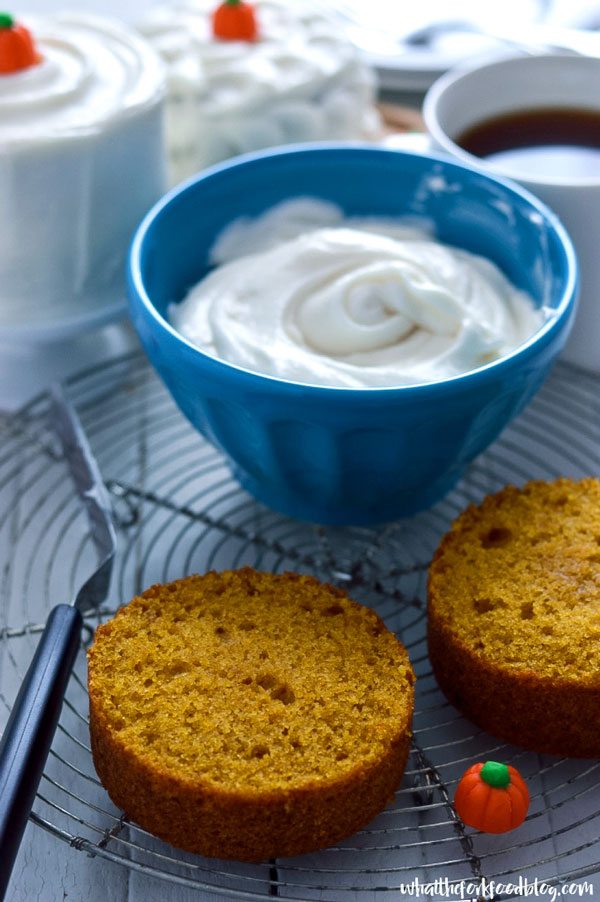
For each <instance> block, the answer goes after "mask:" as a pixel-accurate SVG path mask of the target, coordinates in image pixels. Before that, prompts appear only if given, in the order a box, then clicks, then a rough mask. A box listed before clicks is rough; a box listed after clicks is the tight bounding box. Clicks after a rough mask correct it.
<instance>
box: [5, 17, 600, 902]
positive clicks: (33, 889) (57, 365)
mask: <svg viewBox="0 0 600 902" xmlns="http://www.w3.org/2000/svg"><path fill="white" fill-rule="evenodd" d="M70 5H71V7H72V8H74V7H77V8H78V9H86V10H90V11H103V12H104V13H107V14H112V15H117V16H119V15H121V16H124V17H125V18H128V19H134V18H135V17H136V16H137V15H139V14H140V13H141V12H142V11H143V10H144V9H146V8H147V6H148V4H147V2H145V0H128V2H127V4H124V3H123V2H118V0H102V2H100V0H77V3H75V2H73V3H71V4H70ZM68 6H69V4H68V3H64V4H62V3H60V4H57V3H55V2H52V0H28V2H27V3H21V2H19V3H15V4H13V6H12V10H13V12H15V13H16V14H18V13H19V12H23V11H28V12H45V11H51V10H56V9H59V8H66V7H68ZM92 344H93V345H94V348H93V350H90V346H89V340H88V344H87V345H86V341H85V340H83V341H82V342H79V343H78V342H74V343H71V345H70V348H69V352H68V353H67V354H66V355H65V354H63V353H62V352H61V353H57V351H56V349H55V350H54V351H50V350H48V349H46V351H43V352H42V353H40V351H39V349H27V350H24V349H14V348H13V349H10V348H2V347H0V376H2V379H1V380H0V410H5V411H8V410H11V409H13V408H15V407H16V406H19V405H20V404H22V403H23V402H24V401H25V400H27V399H28V397H30V396H31V395H33V394H35V393H36V392H37V391H41V390H42V389H43V388H45V386H46V384H47V382H48V379H49V378H50V377H56V376H58V377H63V376H66V375H69V374H70V373H72V372H75V371H77V370H79V369H80V368H81V366H82V363H83V362H84V361H85V364H86V365H89V364H90V363H93V362H94V360H97V359H100V358H102V357H105V356H109V355H111V354H117V353H120V352H122V351H123V350H127V349H129V348H131V347H133V346H135V339H134V338H133V335H132V334H131V332H130V331H129V330H128V328H127V327H126V326H123V325H115V326H111V327H109V328H108V329H104V330H102V331H101V332H99V333H97V334H96V335H95V336H94V337H93V339H92ZM17 365H18V367H19V369H20V370H21V373H26V374H27V379H26V380H25V381H24V380H23V379H18V378H14V374H15V369H16V367H17ZM3 691H4V692H5V693H6V694H7V695H8V696H10V695H11V694H12V692H11V690H10V687H6V686H5V687H3ZM591 879H592V882H593V883H594V888H595V889H596V893H598V892H599V891H600V882H599V880H600V878H597V877H593V878H591ZM217 898H219V899H220V898H222V897H220V896H219V897H217V896H213V895H210V894H206V893H202V892H199V891H195V890H190V889H187V888H185V887H182V886H174V885H169V884H167V883H165V882H163V881H159V880H156V879H153V878H149V877H146V876H145V875H142V874H139V873H136V872H133V871H130V870H129V869H126V868H124V867H121V866H118V865H115V864H112V863H111V862H109V861H100V860H97V859H93V858H90V857H88V856H87V855H85V854H82V853H78V852H76V851H75V850H71V849H69V847H68V846H67V845H66V844H65V843H62V842H60V841H59V840H57V839H56V838H55V837H53V836H52V835H51V834H49V833H47V832H45V831H44V830H42V829H40V828H39V827H37V826H35V825H34V824H32V823H31V822H30V823H29V825H28V827H27V829H26V832H25V836H24V840H23V844H22V847H21V850H20V853H19V856H18V859H17V862H16V865H15V868H14V872H13V876H12V880H11V883H10V886H9V890H8V895H7V899H9V900H10V902H63V900H68V902H84V900H85V902H107V900H109V902H174V900H177V902H188V900H195V902H209V900H212V899H217ZM430 898H432V897H430ZM393 902H397V897H396V898H394V900H393Z"/></svg>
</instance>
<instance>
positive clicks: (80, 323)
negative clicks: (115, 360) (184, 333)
mask: <svg viewBox="0 0 600 902" xmlns="http://www.w3.org/2000/svg"><path fill="white" fill-rule="evenodd" d="M135 347H137V340H136V338H135V335H134V333H133V330H132V329H131V326H130V325H129V322H128V320H127V304H126V302H125V300H124V298H123V297H121V298H119V299H118V300H117V301H115V303H114V304H108V305H104V306H102V307H101V308H99V309H97V310H86V311H85V312H83V313H80V314H77V315H74V316H67V317H64V318H61V319H56V320H52V321H47V322H41V323H39V322H38V323H22V324H21V323H19V324H18V325H14V326H0V410H3V411H10V410H14V409H16V408H17V407H20V406H22V405H23V404H24V403H26V402H27V401H28V400H30V399H31V398H33V397H34V396H35V395H37V394H38V393H39V392H41V391H43V390H44V389H46V388H47V386H48V385H49V384H50V383H51V382H54V381H56V380H61V379H65V378H67V377H68V376H70V375H71V374H73V373H75V372H78V371H80V370H82V369H86V368H87V367H93V366H97V365H98V364H99V363H101V362H102V361H104V360H107V359H109V358H111V357H114V356H118V355H121V354H125V353H127V352H128V351H130V350H132V349H133V348H135Z"/></svg>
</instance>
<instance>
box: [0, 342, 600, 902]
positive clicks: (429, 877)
mask: <svg viewBox="0 0 600 902" xmlns="http://www.w3.org/2000/svg"><path fill="white" fill-rule="evenodd" d="M67 391H68V393H69V395H70V397H71V399H72V400H73V401H74V403H75V405H76V407H77V409H78V411H79V413H80V416H81V418H82V421H83V424H84V428H85V429H86V432H87V433H88V436H89V438H90V442H91V444H92V447H93V449H94V451H95V453H96V456H97V458H98V460H99V463H100V467H101V469H102V472H103V475H104V477H105V480H106V483H107V486H108V489H109V492H110V493H111V496H112V499H113V502H114V509H115V514H116V519H117V523H118V531H119V553H118V558H117V561H116V565H115V573H114V579H113V584H112V588H111V595H110V598H109V600H108V603H107V605H106V606H105V607H104V608H103V609H102V611H101V612H100V613H99V614H90V615H89V616H88V617H87V618H86V629H85V636H84V642H83V644H82V649H81V652H80V654H79V656H78V659H77V662H76V667H75V672H74V675H73V677H72V679H71V681H70V684H69V687H68V691H67V697H66V702H65V706H64V708H63V713H62V716H61V721H60V725H59V729H58V733H57V736H56V739H55V742H54V745H53V749H52V752H51V755H50V758H49V761H48V764H47V767H46V771H45V774H44V778H43V780H42V783H41V785H40V790H39V793H38V796H37V799H36V802H35V805H34V811H33V813H32V819H33V821H34V823H35V824H36V825H37V826H38V827H40V828H43V829H45V830H47V831H50V832H51V833H52V834H54V836H55V837H57V838H58V839H59V840H63V841H64V842H66V843H68V844H69V845H70V846H71V850H69V854H72V855H76V854H77V853H78V852H84V853H87V854H88V855H91V856H95V857H96V859H97V860H99V861H100V862H101V861H102V860H103V859H109V860H111V861H113V862H118V863H120V864H122V865H124V866H125V867H127V868H132V869H134V870H137V871H141V872H144V873H146V874H151V875H153V876H154V877H156V878H162V879H164V880H165V881H170V882H172V883H175V884H179V885H182V886H189V887H195V888H197V889H200V890H205V891H209V892H211V893H212V894H218V895H222V896H224V897H230V898H231V897H233V898H237V899H247V900H255V899H262V898H266V897H273V896H275V897H279V898H282V899H294V900H306V902H312V900H316V899H319V900H332V902H337V900H339V902H349V900H352V902H361V900H365V902H366V900H370V902H371V900H373V899H374V898H386V897H387V898H394V899H397V898H402V897H403V893H404V892H405V891H406V890H405V887H406V886H407V885H409V884H411V882H412V881H414V880H420V881H421V882H422V883H423V884H426V885H431V884H432V883H433V882H434V881H435V880H445V881H448V884H447V886H450V887H451V886H452V885H453V884H454V885H458V884H459V883H461V882H463V881H467V882H468V881H473V880H481V879H482V878H485V879H487V880H488V881H492V880H495V881H496V882H501V883H504V884H506V883H508V882H510V881H511V880H513V879H516V877H517V876H521V877H527V878H528V879H529V880H531V881H533V880H534V879H535V878H538V880H539V881H545V882H546V883H547V884H548V885H551V886H560V885H562V884H564V883H565V882H570V881H575V880H579V879H581V878H585V877H590V878H591V880H592V883H593V885H595V886H598V880H600V877H598V875H600V839H599V838H598V837H599V836H600V762H596V761H574V760H573V761H567V760H564V759H560V758H554V757H549V756H539V755H536V754H532V753H528V752H524V751H523V750H521V749H518V748H514V747H511V746H507V745H505V744H503V743H499V742H498V741H497V740H494V739H493V738H492V737H490V736H489V735H487V734H485V733H483V732H481V731H479V730H477V729H476V728H475V727H474V726H473V725H472V724H471V723H469V722H468V721H466V720H465V719H464V718H462V717H461V716H460V715H459V714H458V713H457V711H456V710H455V709H454V708H453V707H452V706H451V705H449V704H448V703H447V702H446V700H445V698H444V697H443V696H442V694H441V693H440V691H439V690H438V688H437V686H436V684H435V681H434V679H433V677H432V674H431V669H430V666H429V662H428V659H427V651H426V640H425V581H426V571H427V565H428V561H429V560H430V558H431V555H432V553H433V550H434V549H435V547H436V545H437V543H438V541H439V539H440V537H441V535H442V534H443V533H444V532H445V530H446V529H447V528H448V525H449V524H450V522H451V520H452V519H453V518H454V517H455V516H456V515H457V514H458V513H459V512H460V511H461V510H462V509H463V508H464V507H465V505H466V504H468V503H469V502H470V501H477V500H479V499H480V498H481V497H482V496H483V495H484V494H486V493H488V492H490V491H494V490H496V489H498V488H499V487H501V486H503V485H505V484H506V483H507V482H513V483H517V484H520V483H522V482H524V481H525V480H526V479H529V478H552V477H554V476H557V475H567V476H573V477H579V476H583V475H589V474H594V475H597V474H600V378H596V377H593V376H591V375H589V374H585V373H583V372H580V371H577V370H575V369H573V368H570V367H568V366H567V365H564V364H561V365H559V366H558V367H557V368H556V369H555V370H554V373H553V375H552V376H551V378H550V379H549V381H548V382H547V383H546V385H545V386H544V388H543V389H542V391H541V392H540V394H539V395H538V397H537V398H536V400H535V401H534V402H533V404H532V405H531V406H530V407H529V408H528V410H527V411H526V412H525V413H524V414H523V415H522V416H521V417H520V418H519V419H518V420H517V421H516V422H515V423H514V424H513V425H512V426H511V427H510V428H508V429H507V430H506V431H505V432H504V433H503V435H502V437H501V439H500V440H499V441H498V442H496V444H495V445H494V446H493V447H492V448H491V449H489V450H488V451H487V452H486V453H485V454H484V455H482V456H481V457H480V458H478V459H477V460H476V461H475V462H474V463H473V465H472V466H471V468H470V470H469V472H468V473H467V475H466V477H465V478H464V479H463V480H462V482H461V483H460V484H459V486H458V487H457V488H456V489H455V490H454V491H453V492H452V493H451V494H450V495H449V496H448V497H447V498H446V499H444V501H443V502H441V503H440V504H438V505H437V506H436V507H434V508H433V509H431V510H429V511H427V512H425V513H423V514H420V515H418V516H416V517H413V518H411V519H407V520H402V521H398V522H396V523H393V524H391V525H388V526H385V527H382V528H380V529H364V528H360V529H359V528H355V529H354V528H352V529H350V528H348V529H340V528H329V527H327V528H324V527H319V526H314V525H309V524H304V523H299V522H296V521H293V520H290V519H286V518H284V517H281V516H279V515H277V514H275V513H273V512H271V511H269V510H267V509H266V508H264V507H262V506H261V505H259V504H258V503H256V502H255V501H253V500H252V499H251V498H250V497H249V496H248V495H247V494H246V493H245V492H244V491H243V490H242V489H241V488H240V487H239V486H238V485H237V484H236V483H235V482H234V481H233V480H232V478H231V476H230V475H229V472H228V469H227V467H226V465H225V464H224V461H223V459H222V457H221V455H220V454H219V453H217V452H216V451H215V450H214V449H213V448H212V447H211V446H210V445H209V444H207V443H206V442H205V441H204V440H203V439H201V438H200V437H199V435H198V434H197V433H196V432H195V431H194V430H193V429H192V428H191V427H190V426H189V425H188V424H187V422H186V421H185V420H184V419H183V418H182V416H181V415H180V414H179V412H178V411H177V409H176V408H175V406H174V405H173V403H172V401H171V399H170V397H169V396H168V395H167V394H166V392H165V391H164V389H163V388H162V387H161V385H160V384H159V382H158V381H157V379H156V378H155V377H154V375H153V374H152V372H151V370H150V369H149V367H148V366H147V364H146V363H145V360H144V359H143V358H142V356H141V355H140V354H133V355H130V356H127V357H123V358H119V359H117V360H114V361H112V362H110V363H108V364H106V365H103V366H102V367H100V368H95V369H93V370H89V371H87V372H84V373H82V374H80V375H79V376H77V377H75V378H73V379H71V380H70V381H69V383H68V385H67ZM47 405H48V398H47V396H41V397H39V398H37V399H36V400H35V401H33V402H32V403H31V404H29V405H28V406H27V407H26V408H24V409H23V410H22V411H21V412H20V413H19V414H17V415H16V416H13V417H8V418H6V419H5V420H4V421H3V422H2V423H1V424H0V435H1V436H2V442H1V445H0V510H1V511H2V516H3V519H2V523H1V524H0V555H1V558H2V560H1V562H0V563H1V565H2V570H1V572H0V580H1V582H0V687H1V689H0V726H2V721H6V719H7V717H8V713H9V710H10V706H11V703H12V701H13V699H14V696H15V694H16V691H17V688H18V685H19V682H20V680H21V679H22V677H23V675H24V672H25V670H26V667H27V664H28V662H29V660H30V658H31V655H32V654H33V650H34V647H35V644H36V642H37V639H38V635H39V633H40V631H41V629H42V624H43V623H44V621H45V618H46V616H47V613H48V611H49V609H50V608H51V607H52V606H53V605H54V604H56V603H57V602H58V601H64V600H69V599H70V598H71V597H72V596H73V594H74V591H75V590H76V588H77V587H78V586H79V584H80V583H81V582H82V580H83V579H84V578H85V576H86V575H87V574H88V573H89V571H90V570H91V569H92V567H93V564H94V550H93V546H92V545H91V542H90V540H89V538H88V536H87V522H86V518H85V512H84V511H83V510H82V506H81V504H80V502H79V501H78V499H77V497H76V495H75V492H74V490H73V487H72V484H71V482H70V479H69V478H68V476H67V474H66V469H65V466H64V463H63V461H61V459H60V455H59V454H58V451H57V448H56V446H55V443H54V440H53V437H52V435H51V432H49V431H48V429H47V426H46V422H45V418H46V411H47ZM242 565H250V566H254V567H256V568H259V569H268V570H273V571H283V570H290V569H294V570H300V571H303V572H311V573H313V574H315V575H316V576H317V577H319V578H322V579H326V580H328V581H333V582H336V583H338V584H339V585H341V586H343V587H344V588H346V589H347V590H348V591H349V592H350V593H351V594H352V595H353V596H354V597H355V598H356V599H357V600H359V601H361V602H363V603H365V604H367V605H371V606H372V607H374V608H376V609H377V611H378V612H379V614H380V615H381V616H382V617H383V618H384V620H385V622H386V623H387V625H388V626H389V627H390V628H391V629H392V630H395V631H396V632H397V633H398V635H399V636H400V637H401V638H402V640H403V641H404V643H405V644H406V646H407V647H408V650H409V652H410V655H411V659H412V662H413V665H414V667H415V670H416V673H417V677H418V679H417V693H416V711H415V719H414V742H413V745H412V750H411V755H410V759H409V764H408V767H407V770H406V774H405V778H404V782H403V784H402V786H401V787H400V789H399V790H398V791H397V793H396V796H395V799H394V801H393V803H392V804H390V805H389V806H388V808H387V809H386V810H385V811H384V812H382V813H381V814H380V815H379V817H377V818H376V819H375V820H374V821H373V822H372V823H371V824H369V826H368V827H367V828H366V829H364V830H362V831H361V832H360V833H358V834H356V835H355V836H353V837H351V838H349V839H348V840H346V841H345V842H343V843H342V844H340V845H339V846H338V847H336V848H332V849H326V850H324V851H322V852H320V853H318V854H314V855H309V856H303V857H299V858H296V859H282V860H278V861H270V862H265V863H264V864H256V865H247V864H246V865H244V864H237V863H231V862H224V861H214V860H206V859H203V858H200V857H197V856H193V855H189V854H186V853H183V852H178V851H177V850H174V849H172V848H171V847H169V846H167V845H166V844H164V843H162V842H160V841H159V840H157V839H155V838H154V837H152V836H151V835H150V834H148V833H147V832H145V831H144V830H142V829H141V828H139V827H138V826H136V825H135V824H133V823H130V822H129V821H128V819H127V817H126V816H125V815H124V814H123V813H122V812H120V811H118V810H117V809H115V808H114V806H113V805H112V803H111V802H110V800H109V798H108V796H107V795H106V793H105V792H104V790H103V788H102V787H101V785H100V783H99V782H98V780H97V777H96V775H95V772H94V768H93V764H92V760H91V755H90V748H89V735H88V723H87V712H88V700H87V691H86V670H85V645H87V644H88V643H89V642H90V641H91V639H92V635H93V630H94V627H95V625H96V624H97V623H98V622H99V621H100V620H102V619H105V618H106V617H108V616H110V615H111V614H112V613H114V611H115V610H116V609H117V608H118V607H119V605H120V604H122V603H124V602H126V601H127V600H129V599H130V598H131V597H132V596H133V595H134V594H136V593H137V592H139V591H141V590H143V589H144V588H146V587H147V586H149V585H151V584H152V583H156V582H166V581H168V580H171V579H175V578H177V577H180V576H182V575H184V574H188V573H192V572H202V571H205V570H206V569H209V568H216V569H222V568H225V567H227V568H229V567H238V566H242ZM484 758H493V759H498V760H503V761H507V762H509V763H512V764H514V765H515V766H517V767H518V768H519V769H520V770H521V772H522V773H523V775H524V776H525V778H526V779H527V781H528V785H529V788H530V791H531V796H532V802H531V808H530V814H529V817H528V819H527V821H526V823H525V824H524V825H523V826H522V827H520V828H519V830H518V831H515V832H513V833H508V834H504V835H503V836H489V835H484V834H479V833H477V832H476V831H473V830H471V829H469V828H465V826H464V825H463V824H462V822H461V821H460V820H459V819H458V818H457V816H456V814H455V812H454V810H453V807H452V797H453V794H454V789H455V786H456V783H457V780H458V779H459V777H460V775H461V774H462V772H463V771H464V770H465V768H466V767H467V766H469V765H470V764H472V763H474V762H475V761H477V760H481V759H484ZM446 897H447V896H445V898H446ZM513 897H514V896H513V894H512V893H511V892H509V891H506V892H502V891H500V892H498V893H497V894H496V895H495V898H496V899H506V898H513Z"/></svg>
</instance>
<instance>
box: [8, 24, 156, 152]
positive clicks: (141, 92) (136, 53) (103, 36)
mask: <svg viewBox="0 0 600 902" xmlns="http://www.w3.org/2000/svg"><path fill="white" fill-rule="evenodd" d="M23 22H24V24H26V25H27V27H28V28H29V29H30V31H31V33H32V34H33V35H34V36H35V41H36V44H37V47H38V50H39V52H40V54H41V57H42V59H41V61H40V62H39V63H38V64H37V65H34V66H31V67H29V68H28V69H24V70H22V71H20V72H16V73H14V74H11V75H5V76H2V77H0V149H1V148H2V146H3V145H4V146H7V145H8V146H10V145H12V144H16V143H19V144H21V143H22V144H25V145H29V144H33V143H37V144H39V143H40V142H42V143H43V142H46V141H52V140H57V139H60V138H65V137H72V136H74V135H89V134H94V133H95V131H96V130H97V129H98V128H99V127H102V128H104V127H105V126H106V124H107V123H110V122H111V121H112V120H115V119H117V118H119V117H122V116H126V115H127V114H128V113H129V112H130V111H132V110H139V109H140V108H143V107H145V106H146V105H151V104H155V103H156V101H157V98H159V97H160V95H161V94H162V92H163V90H164V73H163V69H162V64H161V62H160V60H159V59H158V57H157V56H156V55H155V53H154V51H153V50H152V49H151V48H150V47H148V46H147V45H146V44H145V42H144V41H143V40H142V39H140V37H139V36H138V35H137V34H135V32H133V31H131V30H130V29H128V28H127V27H126V26H125V25H121V24H120V23H118V22H113V21H111V20H110V19H105V18H101V17H98V16H93V15H88V14H81V13H62V14H56V15H51V16H45V17H35V16H30V17H23Z"/></svg>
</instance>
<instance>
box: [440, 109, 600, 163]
mask: <svg viewBox="0 0 600 902" xmlns="http://www.w3.org/2000/svg"><path fill="white" fill-rule="evenodd" d="M455 141H456V143H457V144H459V145H460V146H461V147H462V148H463V149H464V150H466V151H467V152H468V153H471V154H474V155H475V156H477V157H481V158H482V159H485V160H489V161H490V162H493V163H497V164H499V165H501V166H502V167H503V169H504V170H505V171H506V172H507V173H508V172H510V173H515V175H517V176H519V175H523V176H527V175H529V176H533V177H538V178H539V177H541V178H543V177H545V176H550V177H565V178H569V177H572V176H577V177H583V178H585V177H600V112H598V111H597V110H591V109H584V108H567V107H542V108H535V109H522V110H514V111H512V112H510V113H505V114H502V115H499V116H493V117H491V118H488V119H482V120H480V121H478V122H477V123H476V124H475V125H472V126H470V127H469V128H467V129H465V130H464V131H462V132H461V133H460V134H459V135H458V136H457V137H456V138H455Z"/></svg>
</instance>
